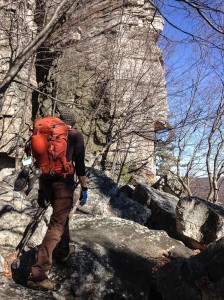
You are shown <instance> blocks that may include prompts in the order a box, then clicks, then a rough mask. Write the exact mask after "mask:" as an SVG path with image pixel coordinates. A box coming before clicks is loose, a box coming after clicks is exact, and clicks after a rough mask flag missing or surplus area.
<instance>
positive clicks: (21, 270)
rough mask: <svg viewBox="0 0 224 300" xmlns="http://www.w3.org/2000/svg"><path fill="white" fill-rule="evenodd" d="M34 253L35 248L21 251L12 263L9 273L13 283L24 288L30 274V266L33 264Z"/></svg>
mask: <svg viewBox="0 0 224 300" xmlns="http://www.w3.org/2000/svg"><path fill="white" fill-rule="evenodd" d="M36 251H37V249H36V248H32V249H30V250H28V251H23V253H22V254H21V255H20V257H19V258H17V259H16V260H14V261H13V262H12V264H11V272H12V279H13V280H14V282H15V283H17V284H21V285H23V286H26V282H27V278H28V276H29V275H30V272H31V266H32V265H33V264H34V263H35V254H36Z"/></svg>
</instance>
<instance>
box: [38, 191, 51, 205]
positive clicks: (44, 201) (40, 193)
mask: <svg viewBox="0 0 224 300" xmlns="http://www.w3.org/2000/svg"><path fill="white" fill-rule="evenodd" d="M37 203H38V205H39V206H40V207H41V208H46V207H47V206H48V200H47V199H46V198H45V195H44V191H43V190H38V198H37Z"/></svg>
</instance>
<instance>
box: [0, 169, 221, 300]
mask: <svg viewBox="0 0 224 300" xmlns="http://www.w3.org/2000/svg"><path fill="white" fill-rule="evenodd" d="M1 174H2V176H3V177H4V178H3V179H2V180H0V187H1V189H0V190H1V193H0V216H1V218H0V223H1V224H0V226H1V235H0V267H1V272H0V281H1V285H0V297H1V298H2V299H6V300H7V299H15V298H18V299H19V298H21V299H34V298H35V299H40V300H41V299H80V300H82V299H83V300H85V299H111V300H112V299H113V300H115V299H116V300H117V299H133V300H135V299H139V300H145V299H153V300H159V299H165V300H173V299H186V300H188V299H195V300H197V299H200V300H210V299H212V300H220V299H221V300H222V299H223V292H224V291H223V286H224V285H223V278H224V273H223V270H224V262H223V251H224V249H223V247H224V238H221V239H219V240H217V241H216V242H215V243H213V244H210V245H209V246H208V247H207V248H206V249H205V250H203V251H201V252H200V251H198V252H199V254H197V255H195V252H194V251H193V250H191V249H189V248H188V247H186V246H185V245H184V244H183V243H182V242H180V241H178V240H176V239H174V238H171V237H169V236H168V234H167V233H166V232H165V231H164V230H166V222H167V220H168V215H170V218H171V219H172V214H171V213H169V214H167V211H166V208H167V205H165V203H166V199H165V193H162V194H161V193H158V195H156V190H154V189H153V190H152V191H153V192H152V191H151V192H150V193H149V191H150V188H148V187H147V186H145V189H143V191H144V192H146V191H147V193H146V195H148V196H149V195H150V199H151V200H150V199H149V197H148V196H147V197H148V198H144V197H142V198H141V199H142V200H143V199H147V200H146V201H147V202H149V203H150V201H155V202H156V201H158V203H160V210H158V208H157V205H155V206H152V207H151V209H150V210H149V209H147V208H146V207H144V205H145V203H144V201H142V204H144V205H142V204H140V203H135V202H134V201H133V200H131V199H128V198H127V197H125V196H122V195H121V194H122V193H121V191H120V190H119V189H118V188H117V185H116V184H115V183H114V182H113V181H112V180H111V179H109V178H108V177H106V176H105V175H104V174H103V173H102V172H99V171H94V170H93V172H92V173H91V176H90V178H89V187H90V190H89V194H90V199H89V202H90V203H89V204H88V205H87V206H84V207H79V206H77V209H76V211H75V212H74V214H73V216H72V217H71V219H70V228H71V240H72V243H73V244H75V247H76V250H75V252H74V253H73V254H72V255H71V257H70V258H69V260H68V262H67V263H66V264H64V265H61V264H58V263H57V262H56V261H54V264H53V268H52V270H51V272H50V273H49V276H50V277H51V278H52V279H55V280H58V281H60V283H61V289H60V290H59V291H58V292H41V291H34V290H30V289H27V288H26V286H25V282H26V278H27V276H28V275H29V272H30V267H31V265H32V264H33V263H34V260H35V253H36V249H37V248H36V247H38V245H39V244H40V243H41V240H42V238H43V236H44V233H45V231H46V228H47V227H46V224H47V223H48V221H49V216H50V214H51V211H50V210H48V211H47V212H46V215H45V217H44V218H43V219H42V221H41V223H40V224H39V226H38V229H37V230H36V231H35V233H34V235H33V236H32V238H31V240H30V241H29V243H28V244H27V247H26V248H25V251H24V252H23V253H22V255H21V257H20V260H19V262H20V265H19V266H17V267H16V268H15V264H13V265H12V271H13V279H12V278H11V277H6V276H5V275H4V274H5V273H3V272H2V271H3V268H4V267H5V261H8V262H10V259H11V261H12V259H13V258H12V255H13V254H14V252H15V247H16V246H17V245H18V243H19V241H20V239H21V237H22V234H23V232H24V230H25V228H26V226H27V224H28V223H29V222H30V220H31V218H32V216H33V215H34V212H35V211H36V200H35V198H36V194H37V188H38V185H37V184H36V185H35V187H34V189H33V190H32V192H31V193H30V195H29V197H25V196H24V194H23V192H22V193H21V192H16V193H15V192H13V191H12V189H13V184H14V180H15V177H16V173H13V172H12V170H11V171H10V170H7V171H5V172H0V176H1ZM5 175H6V176H5ZM78 194H79V193H78V191H77V195H78ZM77 195H76V196H75V197H77ZM136 195H137V193H135V196H136ZM167 196H168V198H167V203H168V202H169V201H171V202H172V200H170V198H169V196H170V195H167ZM158 198H159V199H158ZM162 204H163V205H162ZM102 208H103V209H102ZM153 209H155V213H156V214H157V218H158V222H160V225H161V227H163V229H164V230H161V228H160V229H149V228H147V227H146V226H143V225H142V224H144V223H145V220H147V219H149V220H150V218H151V216H153ZM163 209H164V210H165V211H166V218H165V219H163V217H162V216H163V212H162V210H163ZM183 209H184V208H183ZM216 209H217V208H216ZM151 210H152V211H151ZM135 211H136V212H135ZM202 211H203V210H202ZM159 212H160V213H159ZM136 213H137V215H139V216H137V215H136ZM140 215H141V216H140ZM160 216H161V217H160ZM163 222H164V223H163ZM162 223H163V224H162ZM146 224H147V222H146ZM167 224H169V222H167ZM167 228H168V231H169V226H168V227H167ZM198 252H197V253H198Z"/></svg>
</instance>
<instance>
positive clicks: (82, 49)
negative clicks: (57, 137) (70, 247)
mask: <svg viewBox="0 0 224 300" xmlns="http://www.w3.org/2000/svg"><path fill="white" fill-rule="evenodd" d="M35 2H36V10H35V11H34V9H35V5H34V4H35ZM58 2H59V1H54V3H56V4H52V3H51V1H34V0H33V1H31V0H30V1H24V3H23V1H22V2H21V3H22V4H24V7H23V10H22V7H21V6H18V5H19V4H18V3H17V1H11V2H10V4H8V5H5V6H3V7H4V9H3V10H1V12H0V14H4V18H3V17H2V16H1V15H0V16H1V19H3V20H4V23H5V24H6V27H9V25H10V24H9V22H10V20H11V19H10V17H12V16H13V18H15V20H16V18H19V15H20V13H22V11H23V14H24V15H23V20H24V23H23V24H21V26H20V27H19V31H20V32H21V34H20V36H21V37H23V35H24V38H25V42H26V43H27V42H29V38H31V36H32V34H33V35H35V34H36V30H37V31H39V30H40V28H41V26H42V25H43V24H42V23H43V22H44V20H45V15H44V13H45V9H46V11H48V13H50V12H51V11H53V10H54V5H57V3H58ZM11 3H13V4H11ZM10 5H11V6H12V7H11V6H10ZM18 7H19V8H18ZM6 12H7V13H6ZM154 13H155V11H154V8H153V7H152V6H151V5H150V4H148V3H145V1H136V0H127V1H123V0H117V1H109V0H103V1H99V0H90V1H88V2H83V4H82V5H80V6H78V7H77V8H76V10H75V11H74V12H73V13H72V14H70V15H69V17H68V18H67V19H66V18H65V20H64V21H63V22H62V24H61V26H59V28H57V30H56V31H55V32H54V33H53V35H52V36H51V37H50V38H49V39H48V40H47V41H46V42H45V43H44V45H43V46H42V47H41V49H39V52H38V53H37V56H36V74H37V77H36V78H35V77H34V70H33V68H32V67H31V66H32V65H30V62H28V64H27V66H26V67H25V68H24V69H22V71H21V74H20V76H21V77H22V78H23V80H27V77H29V79H28V82H26V84H28V85H29V84H30V83H32V84H33V85H34V86H36V84H35V80H37V83H38V85H39V89H40V90H41V91H43V92H44V93H45V92H47V93H49V94H51V95H53V96H55V95H57V98H58V99H59V100H61V102H57V103H56V104H55V103H54V104H53V103H52V100H51V99H49V98H48V97H46V96H44V95H41V94H39V96H38V97H37V93H33V95H32V105H31V95H30V89H27V88H22V85H17V84H13V85H12V87H11V88H10V90H8V92H7V94H6V96H5V100H4V105H3V110H2V116H1V118H2V119H1V120H0V125H1V127H2V129H3V130H2V131H3V132H4V135H3V138H2V143H3V145H4V147H3V148H2V150H1V153H2V155H3V154H5V153H6V154H7V156H6V158H8V157H9V156H10V157H15V153H16V152H17V154H18V148H16V147H17V145H18V144H19V145H21V146H22V145H23V143H24V140H23V138H26V133H27V125H25V124H30V123H31V122H30V117H31V110H32V114H33V118H35V117H36V114H37V115H38V116H40V115H47V114H52V111H53V109H52V107H53V108H56V107H57V108H59V109H60V108H61V106H63V105H66V106H69V107H72V108H74V109H75V110H76V111H77V119H78V125H79V128H81V129H82V131H83V132H84V134H85V135H86V138H87V140H88V147H89V148H90V152H96V151H98V150H102V147H104V146H105V144H106V143H107V142H108V141H109V142H111V141H113V143H112V144H111V143H110V144H109V145H110V146H108V149H106V151H105V153H104V156H103V158H102V166H103V168H106V169H110V170H111V171H112V173H113V174H114V175H118V172H119V171H118V170H119V169H120V167H121V166H123V165H126V166H128V168H131V169H137V168H139V167H140V166H144V168H143V174H144V175H145V176H146V177H147V178H148V179H149V180H152V181H154V176H155V165H154V158H153V154H152V155H151V154H150V153H154V143H153V142H151V141H152V140H153V137H154V132H155V130H159V129H162V128H163V126H164V125H163V124H164V122H165V121H166V115H167V98H166V88H165V74H164V67H163V59H162V52H161V50H160V49H159V47H158V45H157V40H158V37H159V32H161V31H162V29H163V20H162V19H161V18H160V17H158V16H154ZM14 14H16V15H15V16H14ZM41 14H42V15H41ZM41 16H42V17H41ZM48 17H49V16H48ZM34 20H35V22H36V24H37V26H38V28H37V29H36V27H35V23H34ZM0 36H1V38H2V39H1V40H2V41H3V40H4V42H5V43H6V45H2V48H4V51H5V54H4V57H1V59H4V58H5V57H9V56H10V49H9V44H7V39H6V37H5V36H3V33H1V32H0ZM62 36H63V39H62ZM27 37H28V38H27ZM20 44H21V46H22V45H23V46H24V44H25V43H24V40H23V38H21V41H20ZM0 47H1V45H0ZM2 48H1V49H2ZM19 49H20V48H17V51H19ZM5 66H6V69H7V67H8V65H7V64H6V65H5ZM28 73H29V74H28ZM3 75H4V74H3ZM18 90H21V91H19V92H18ZM16 95H18V98H19V99H20V101H18V98H17V97H16ZM31 106H32V107H31ZM24 107H25V108H24ZM24 109H26V111H24ZM161 126H162V127H161ZM18 132H19V133H21V132H22V136H21V137H18V136H17V133H18ZM118 137H119V139H118ZM118 140H119V142H118ZM1 153H0V154H1ZM118 153H119V155H118ZM19 154H20V155H22V153H19ZM139 158H140V159H139ZM8 163H9V161H8ZM0 167H1V165H0ZM2 167H3V166H2Z"/></svg>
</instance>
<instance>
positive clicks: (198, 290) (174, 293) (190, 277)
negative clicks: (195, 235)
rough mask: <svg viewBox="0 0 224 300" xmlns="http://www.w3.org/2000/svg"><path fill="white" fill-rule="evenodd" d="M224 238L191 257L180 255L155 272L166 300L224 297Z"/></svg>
mask: <svg viewBox="0 0 224 300" xmlns="http://www.w3.org/2000/svg"><path fill="white" fill-rule="evenodd" d="M223 253H224V238H222V239H220V240H218V241H217V242H215V243H213V244H211V245H209V247H208V248H207V249H205V250H203V251H202V252H201V253H199V254H198V255H195V256H191V257H190V258H189V259H177V260H174V261H171V262H170V263H168V264H166V265H165V266H162V267H161V268H159V269H158V271H157V273H156V289H157V291H158V293H159V294H160V295H161V296H162V299H164V300H173V299H183V300H188V299H194V300H197V299H198V300H199V299H200V300H211V299H212V300H223V299H224V284H223V283H224V256H223Z"/></svg>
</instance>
